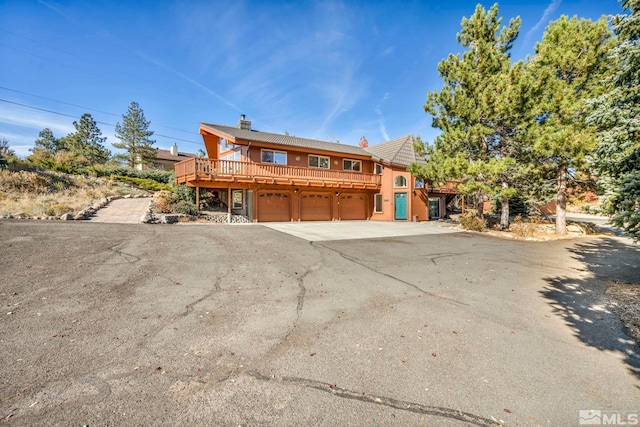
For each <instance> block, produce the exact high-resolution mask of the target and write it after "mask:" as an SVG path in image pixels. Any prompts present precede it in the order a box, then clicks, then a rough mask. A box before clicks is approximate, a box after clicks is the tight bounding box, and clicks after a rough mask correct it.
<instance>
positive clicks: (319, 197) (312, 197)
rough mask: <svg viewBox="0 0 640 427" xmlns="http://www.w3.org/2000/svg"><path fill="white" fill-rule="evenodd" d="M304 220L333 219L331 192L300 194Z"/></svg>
mask: <svg viewBox="0 0 640 427" xmlns="http://www.w3.org/2000/svg"><path fill="white" fill-rule="evenodd" d="M300 219H301V220H302V221H331V219H332V218H331V194H328V193H311V194H303V195H301V196H300Z"/></svg>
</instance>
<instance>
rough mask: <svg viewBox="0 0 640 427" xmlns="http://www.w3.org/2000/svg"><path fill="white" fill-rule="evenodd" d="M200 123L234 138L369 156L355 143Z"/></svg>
mask: <svg viewBox="0 0 640 427" xmlns="http://www.w3.org/2000/svg"><path fill="white" fill-rule="evenodd" d="M200 125H201V126H203V127H204V128H207V129H209V130H212V131H217V132H219V133H221V134H223V135H226V136H227V137H229V138H231V139H234V140H236V139H244V140H246V141H255V142H268V143H271V144H278V145H286V146H289V147H297V148H303V149H304V148H307V149H314V150H322V151H331V152H336V153H343V154H352V155H358V156H367V157H369V156H370V154H369V153H368V152H366V151H365V150H364V149H362V148H360V147H357V146H355V145H348V144H340V143H337V142H328V141H319V140H317V139H308V138H299V137H297V136H290V135H282V134H277V133H269V132H261V131H257V130H248V129H239V128H237V127H232V126H224V125H216V124H211V123H200Z"/></svg>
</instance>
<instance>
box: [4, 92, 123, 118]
mask: <svg viewBox="0 0 640 427" xmlns="http://www.w3.org/2000/svg"><path fill="white" fill-rule="evenodd" d="M0 89H4V90H8V91H10V92H15V93H21V94H23V95H29V96H33V97H35V98H40V99H46V100H47V101H53V102H57V103H59V104H64V105H70V106H72V107H76V108H82V109H83V110H89V111H95V112H96V113H102V114H107V115H109V116H115V117H118V115H117V114H114V113H109V112H108V111H102V110H97V109H95V108H89V107H83V106H82V105H78V104H72V103H70V102H65V101H58V100H57V99H53V98H47V97H46V96H40V95H34V94H33V93H29V92H23V91H21V90H16V89H11V88H8V87H4V86H0Z"/></svg>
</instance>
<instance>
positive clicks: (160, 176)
mask: <svg viewBox="0 0 640 427" xmlns="http://www.w3.org/2000/svg"><path fill="white" fill-rule="evenodd" d="M84 172H85V173H91V174H94V175H95V176H111V175H117V176H126V177H130V178H140V179H151V180H153V181H156V182H159V183H162V184H171V183H172V182H174V180H175V176H174V174H173V171H166V170H153V169H149V170H139V169H134V168H126V167H119V166H92V167H90V168H86V169H85V170H84Z"/></svg>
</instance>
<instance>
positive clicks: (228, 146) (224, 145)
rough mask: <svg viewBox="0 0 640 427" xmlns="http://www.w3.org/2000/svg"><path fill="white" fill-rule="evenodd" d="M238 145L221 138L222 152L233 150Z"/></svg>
mask: <svg viewBox="0 0 640 427" xmlns="http://www.w3.org/2000/svg"><path fill="white" fill-rule="evenodd" d="M236 147H237V145H235V144H229V142H228V141H227V140H226V139H225V138H220V152H221V153H224V152H225V151H229V150H233V149H234V148H236Z"/></svg>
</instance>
